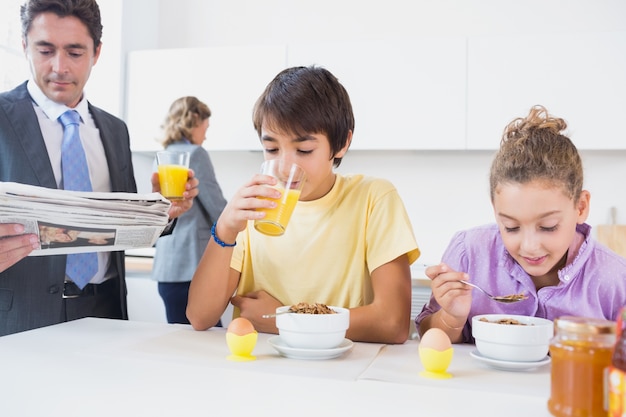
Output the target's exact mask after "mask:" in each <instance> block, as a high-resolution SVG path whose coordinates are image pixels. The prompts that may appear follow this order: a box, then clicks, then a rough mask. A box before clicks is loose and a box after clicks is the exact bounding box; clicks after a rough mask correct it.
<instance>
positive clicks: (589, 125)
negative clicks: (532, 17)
mask: <svg viewBox="0 0 626 417" xmlns="http://www.w3.org/2000/svg"><path fill="white" fill-rule="evenodd" d="M467 80H468V85H467V103H468V105H467V106H468V108H467V121H468V123H467V127H468V131H467V136H468V146H467V147H468V149H477V150H480V149H497V148H498V146H499V143H500V138H501V136H502V132H503V130H504V127H505V126H506V125H507V124H508V123H509V122H510V121H511V120H512V119H514V118H516V117H524V116H526V115H527V114H528V111H529V109H530V107H531V106H533V105H535V104H541V105H544V106H545V107H546V108H547V109H548V111H549V112H550V113H552V114H554V115H555V116H558V117H562V118H563V119H565V121H566V122H567V123H568V134H569V136H570V138H571V139H572V141H573V142H574V144H576V145H577V147H578V148H579V149H588V150H610V149H626V137H625V136H624V126H623V121H624V115H625V114H626V32H605V33H598V32H596V33H562V34H535V35H533V34H525V35H516V36H497V37H496V36H485V37H470V38H469V39H468V74H467Z"/></svg>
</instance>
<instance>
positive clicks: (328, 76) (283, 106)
mask: <svg viewBox="0 0 626 417" xmlns="http://www.w3.org/2000/svg"><path fill="white" fill-rule="evenodd" d="M252 121H253V123H254V128H255V129H256V131H257V133H258V135H259V138H260V137H261V128H262V125H263V123H265V124H266V125H267V126H271V127H272V128H274V129H277V130H280V131H283V132H287V133H290V134H294V135H296V136H304V135H306V134H311V133H314V134H324V135H326V136H327V137H328V141H329V143H330V149H331V153H332V154H331V155H330V157H331V158H332V157H333V155H335V154H336V153H337V152H339V151H340V150H341V149H343V147H344V146H346V142H347V140H348V135H349V132H350V131H352V132H354V114H353V113H352V104H351V103H350V97H349V96H348V92H347V91H346V89H345V88H344V87H343V86H342V85H341V83H340V82H339V80H338V79H337V77H335V76H334V75H333V74H332V73H331V72H330V71H328V70H326V69H324V68H321V67H316V66H309V67H292V68H287V69H285V70H283V71H281V72H280V73H278V75H276V77H274V79H273V80H272V81H271V82H270V83H269V84H268V85H267V87H266V88H265V91H264V92H263V94H261V96H260V97H259V98H258V100H257V102H256V104H255V105H254V111H253V116H252ZM333 163H334V165H335V167H338V166H339V164H341V158H334V161H333Z"/></svg>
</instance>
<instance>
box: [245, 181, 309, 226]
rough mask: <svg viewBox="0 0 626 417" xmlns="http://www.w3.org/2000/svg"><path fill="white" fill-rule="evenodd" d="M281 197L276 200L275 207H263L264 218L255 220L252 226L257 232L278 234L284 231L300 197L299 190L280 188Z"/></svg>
mask: <svg viewBox="0 0 626 417" xmlns="http://www.w3.org/2000/svg"><path fill="white" fill-rule="evenodd" d="M279 190H280V192H281V193H282V195H281V197H280V198H279V199H278V200H275V201H276V207H274V208H271V209H263V211H265V212H266V213H267V214H266V215H265V217H264V218H262V219H260V220H256V221H255V222H254V227H255V229H256V230H258V231H259V232H261V233H263V234H266V235H269V236H280V235H282V234H283V233H285V229H286V228H287V223H289V219H290V218H291V213H293V209H294V208H295V207H296V203H297V202H298V200H299V199H300V191H301V190H286V191H285V189H280V188H279Z"/></svg>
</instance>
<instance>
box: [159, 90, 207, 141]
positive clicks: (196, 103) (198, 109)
mask: <svg viewBox="0 0 626 417" xmlns="http://www.w3.org/2000/svg"><path fill="white" fill-rule="evenodd" d="M209 117H211V110H210V109H209V106H207V105H206V104H204V103H203V102H201V101H200V100H198V99H197V98H196V97H193V96H186V97H181V98H179V99H176V100H175V101H174V102H173V103H172V105H171V106H170V110H169V112H168V113H167V116H166V117H165V121H164V122H163V124H162V125H161V128H162V129H163V131H164V139H163V146H164V147H167V146H168V145H171V144H172V143H175V142H180V141H181V140H183V139H187V140H191V130H192V129H193V128H194V127H196V126H198V124H199V123H201V122H202V121H203V120H205V119H208V118H209Z"/></svg>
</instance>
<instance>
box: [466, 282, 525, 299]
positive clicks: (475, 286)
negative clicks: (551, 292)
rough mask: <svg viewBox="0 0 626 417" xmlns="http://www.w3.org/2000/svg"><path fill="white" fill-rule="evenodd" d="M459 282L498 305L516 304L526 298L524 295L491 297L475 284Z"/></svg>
mask: <svg viewBox="0 0 626 417" xmlns="http://www.w3.org/2000/svg"><path fill="white" fill-rule="evenodd" d="M460 282H462V283H463V284H465V285H469V286H470V287H474V288H476V289H477V290H479V291H480V292H482V293H483V294H485V295H486V296H487V297H489V298H491V299H492V300H494V301H497V302H499V303H516V302H518V301H522V300H525V299H527V298H528V297H527V296H526V295H525V294H511V295H491V294H489V293H488V292H487V291H485V290H483V289H482V288H480V287H479V286H478V285H476V284H472V283H471V282H468V281H465V280H461V281H460Z"/></svg>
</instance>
